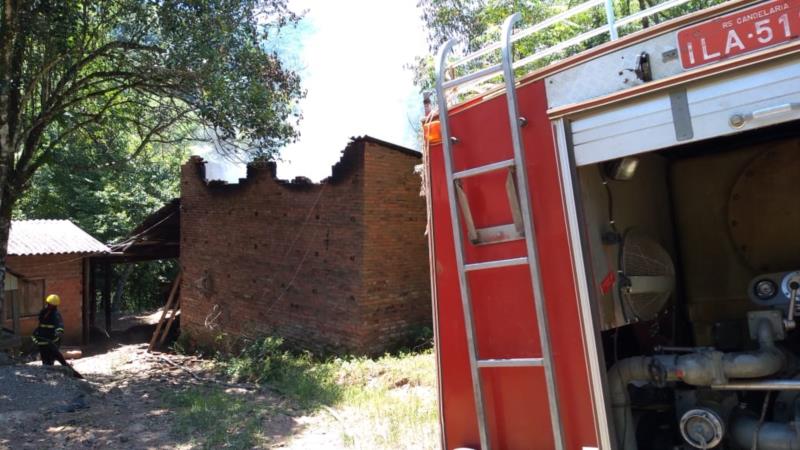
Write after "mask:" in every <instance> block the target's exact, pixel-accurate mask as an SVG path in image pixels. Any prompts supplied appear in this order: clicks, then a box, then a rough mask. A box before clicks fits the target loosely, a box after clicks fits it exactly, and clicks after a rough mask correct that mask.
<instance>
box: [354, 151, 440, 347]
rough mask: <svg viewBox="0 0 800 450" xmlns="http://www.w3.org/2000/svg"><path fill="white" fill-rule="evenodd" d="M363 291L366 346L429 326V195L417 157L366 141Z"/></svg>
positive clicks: (390, 342) (398, 339) (388, 344)
mask: <svg viewBox="0 0 800 450" xmlns="http://www.w3.org/2000/svg"><path fill="white" fill-rule="evenodd" d="M364 155H365V156H364V160H365V161H364V167H365V177H364V223H365V245H364V265H363V269H362V270H363V272H362V274H363V289H362V292H363V294H362V295H361V298H362V302H361V306H362V309H361V314H362V327H363V332H364V337H365V341H364V350H365V351H366V352H367V353H378V352H380V351H382V350H383V349H386V348H391V347H393V346H394V345H396V344H398V343H402V342H403V341H405V340H406V339H407V337H408V336H409V333H410V332H414V331H415V330H416V329H418V328H419V327H421V326H430V325H431V297H430V279H429V271H428V243H427V238H426V236H425V225H426V215H425V214H426V213H425V198H424V197H421V196H420V188H421V179H420V177H419V175H417V174H415V173H414V166H415V165H417V164H420V163H421V162H422V161H421V159H420V157H419V156H416V155H415V154H410V153H407V152H402V151H398V150H392V149H387V148H385V147H382V146H381V145H379V144H376V143H372V142H366V143H365V151H364Z"/></svg>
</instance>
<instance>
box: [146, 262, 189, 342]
mask: <svg viewBox="0 0 800 450" xmlns="http://www.w3.org/2000/svg"><path fill="white" fill-rule="evenodd" d="M180 285H181V274H180V273H178V276H176V277H175V281H173V282H172V288H171V289H170V291H169V297H168V298H167V303H166V304H165V305H164V310H163V311H162V312H161V318H160V319H159V320H158V325H156V331H155V332H153V337H152V338H150V345H149V346H148V347H147V351H148V352H152V351H153V349H154V348H155V347H156V345H158V346H161V345H163V344H164V341H165V340H166V339H167V335H168V334H169V330H170V329H172V322H174V321H175V317H176V316H177V315H178V312H180V309H181V299H180V297H179V296H178V295H177V293H178V288H179V287H180ZM165 323H166V326H165ZM156 342H157V343H158V344H156Z"/></svg>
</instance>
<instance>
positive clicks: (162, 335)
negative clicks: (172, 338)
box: [158, 296, 181, 346]
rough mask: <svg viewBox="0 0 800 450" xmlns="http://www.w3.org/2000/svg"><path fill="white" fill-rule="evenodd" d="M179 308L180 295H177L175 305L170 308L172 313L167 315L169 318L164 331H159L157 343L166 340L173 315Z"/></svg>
mask: <svg viewBox="0 0 800 450" xmlns="http://www.w3.org/2000/svg"><path fill="white" fill-rule="evenodd" d="M180 310H181V297H180V296H178V298H177V300H175V307H174V308H172V315H171V316H169V320H168V321H167V327H166V328H165V329H164V332H163V333H161V339H159V340H158V345H159V346H161V345H164V341H166V340H167V335H168V334H169V330H170V329H172V322H174V321H175V316H177V315H178V311H180Z"/></svg>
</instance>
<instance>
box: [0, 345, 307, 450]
mask: <svg viewBox="0 0 800 450" xmlns="http://www.w3.org/2000/svg"><path fill="white" fill-rule="evenodd" d="M163 357H166V356H163V355H162V356H158V355H152V354H148V353H146V345H145V344H137V345H124V346H117V347H115V348H113V349H111V350H110V351H108V352H106V353H100V354H97V355H94V356H91V357H86V358H82V359H79V360H75V361H73V364H74V365H75V368H76V369H77V370H78V371H80V372H81V373H82V374H83V375H84V376H85V377H86V381H81V380H77V379H75V378H72V377H70V376H69V375H68V374H67V373H66V371H63V370H60V369H59V368H58V367H56V368H46V367H42V366H41V365H38V363H30V364H26V365H11V366H2V367H0V448H2V449H14V450H16V449H41V448H51V449H100V448H103V449H105V448H115V449H142V448H154V449H188V448H217V447H222V446H225V447H227V448H253V447H259V448H270V447H273V446H280V445H281V442H283V441H285V440H287V439H288V438H289V437H290V436H292V435H293V434H296V433H298V432H300V431H301V430H302V428H303V425H302V424H300V423H299V422H298V421H297V420H296V419H297V417H298V416H300V415H302V414H301V413H300V412H299V411H298V410H297V409H296V408H295V407H294V406H293V405H292V402H290V401H288V400H287V399H285V398H283V397H282V396H280V395H276V394H275V393H272V392H268V391H261V390H246V389H240V388H230V387H226V386H223V385H220V384H218V383H213V382H201V381H198V380H197V379H196V378H195V377H193V376H192V375H190V374H189V372H187V371H186V370H183V369H181V368H179V367H175V366H173V365H171V364H168V363H167V362H165V361H164V360H163V359H162V358H163ZM168 358H169V360H171V361H174V362H175V363H176V364H178V365H180V366H181V367H185V368H186V369H187V370H190V371H192V373H194V374H196V375H197V376H198V377H202V378H206V377H209V378H210V377H212V376H213V374H212V373H211V372H210V371H209V368H208V366H207V365H205V363H204V362H203V361H202V360H198V359H196V358H192V357H186V356H178V355H169V356H168ZM203 411H204V412H203ZM198 412H199V413H198ZM232 417H246V418H248V419H247V420H245V421H238V422H237V421H234V420H230V418H232ZM209 419H213V420H209ZM204 421H205V422H204ZM198 425H199V426H200V428H198ZM220 425H222V426H221V427H220ZM211 427H216V428H213V429H212V428H211Z"/></svg>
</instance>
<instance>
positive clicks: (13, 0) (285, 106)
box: [0, 0, 303, 304]
mask: <svg viewBox="0 0 800 450" xmlns="http://www.w3.org/2000/svg"><path fill="white" fill-rule="evenodd" d="M297 20H298V17H297V16H296V15H295V14H293V13H292V12H290V11H289V10H288V9H287V5H286V0H104V1H93V0H68V1H65V0H3V1H2V3H0V276H1V275H2V273H3V272H4V271H2V268H3V267H4V265H5V264H4V260H5V255H6V248H7V239H8V228H9V225H10V217H11V213H12V210H13V208H14V205H15V203H16V202H17V201H18V200H19V199H20V197H21V196H22V194H23V193H24V192H25V190H26V189H27V188H28V187H29V186H30V184H31V180H32V178H33V176H34V174H35V173H36V172H37V171H38V170H39V169H41V168H42V167H45V166H48V165H49V167H50V168H51V171H50V172H49V173H46V174H45V176H51V177H77V176H80V175H79V174H80V173H81V171H80V170H78V169H80V168H81V167H82V166H86V165H89V166H91V167H95V168H99V167H102V166H97V165H96V164H97V161H95V160H93V158H92V157H91V155H90V154H89V153H86V147H87V146H89V147H95V148H97V149H101V150H102V149H103V148H111V147H115V146H119V145H123V144H121V143H120V142H117V141H119V140H120V139H124V140H125V142H124V146H125V150H126V151H125V156H124V158H125V159H127V160H131V161H132V160H134V159H135V158H137V157H138V156H141V154H142V153H143V152H145V150H146V149H148V148H150V147H151V146H152V145H157V144H175V143H177V142H180V141H181V140H184V139H187V138H198V137H199V138H202V139H207V140H209V141H210V142H213V143H214V145H216V146H217V149H218V150H220V151H224V152H234V151H237V152H238V151H246V152H254V153H259V154H261V155H273V154H274V153H275V152H276V151H277V149H278V148H279V147H280V146H282V145H284V144H285V143H287V142H289V141H292V140H293V139H295V138H296V131H295V128H294V123H295V121H296V120H297V119H298V118H299V114H298V112H297V107H296V104H297V100H298V99H299V98H300V97H302V95H303V92H302V90H301V88H300V82H299V78H298V76H297V75H296V74H295V73H293V72H292V71H290V70H287V69H286V68H285V67H284V66H283V65H282V64H281V60H280V58H279V57H278V55H277V54H275V53H274V52H272V51H268V50H267V48H268V46H267V45H265V43H266V42H267V40H268V39H269V37H270V35H271V33H275V32H276V31H277V30H278V29H280V28H281V27H283V26H286V25H288V24H292V23H295V22H296V21H297ZM195 130H203V131H204V133H203V134H202V135H201V136H196V135H193V134H192V133H193V132H194V131H195ZM116 156H117V157H118V156H119V155H116ZM142 169H143V170H142V174H139V175H136V177H139V176H142V177H144V178H147V172H148V168H147V164H144V165H143V168H142ZM67 170H69V171H70V173H67ZM150 170H156V169H155V168H154V167H150ZM110 172H111V174H113V170H110ZM104 176H106V175H99V174H94V175H91V176H86V180H85V181H86V183H87V185H93V186H95V187H96V188H97V189H98V192H96V193H95V194H93V197H94V198H93V199H94V200H96V201H99V202H106V203H108V204H111V203H114V202H122V203H124V202H136V201H137V198H138V197H137V196H140V195H143V191H144V190H146V189H155V186H153V187H150V188H145V187H143V186H142V185H139V184H138V183H139V182H142V183H145V182H147V181H148V180H146V179H142V178H139V179H137V178H136V177H133V178H130V179H129V180H128V181H129V182H130V184H129V185H128V186H123V184H108V183H104V182H103V179H102V178H103V177H104ZM108 176H113V175H108ZM123 179H124V177H123ZM118 181H119V182H120V183H122V182H123V181H124V180H118ZM156 184H157V183H156ZM69 185H70V186H73V187H74V186H78V185H80V184H79V183H78V184H75V183H71V184H69ZM44 188H46V187H43V189H44ZM106 189H110V190H106ZM45 195H46V196H49V197H48V198H49V199H50V201H49V202H46V204H49V205H50V206H51V207H52V208H59V207H60V206H58V205H57V204H56V203H57V199H59V197H60V199H61V200H62V201H64V200H65V201H67V202H69V201H72V200H76V199H77V197H75V196H73V195H70V194H69V193H68V192H52V193H48V194H45V193H44V192H41V193H38V194H34V195H33V197H32V198H40V199H41V198H42V196H45ZM88 201H89V199H87V202H88ZM44 207H45V206H44V205H43V206H42V208H44ZM90 208H91V207H90V205H89V203H87V204H85V205H76V206H75V210H76V213H77V211H81V212H80V214H85V215H86V217H85V218H84V219H79V220H78V222H81V221H90V220H92V219H90V218H89V216H91V211H90ZM122 210H123V209H120V211H122ZM95 220H100V221H106V223H105V225H101V226H100V227H99V229H101V230H102V229H103V226H108V227H109V228H108V233H109V235H111V234H113V233H112V231H111V229H112V228H115V229H116V228H118V227H120V226H121V224H122V223H124V222H126V220H119V221H117V222H118V223H114V222H115V219H114V218H113V217H112V218H103V219H95ZM98 225H100V224H98ZM89 228H90V229H94V227H89ZM104 233H105V231H102V232H101V234H104ZM0 281H1V279H0ZM0 304H1V303H0Z"/></svg>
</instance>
